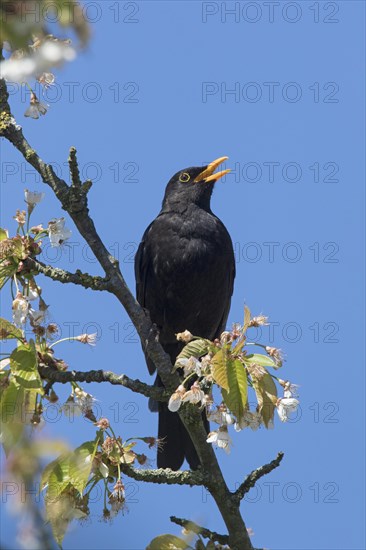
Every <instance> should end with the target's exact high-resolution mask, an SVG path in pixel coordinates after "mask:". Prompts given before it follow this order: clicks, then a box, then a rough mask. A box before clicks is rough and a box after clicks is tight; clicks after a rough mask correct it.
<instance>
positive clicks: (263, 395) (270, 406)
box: [248, 366, 277, 428]
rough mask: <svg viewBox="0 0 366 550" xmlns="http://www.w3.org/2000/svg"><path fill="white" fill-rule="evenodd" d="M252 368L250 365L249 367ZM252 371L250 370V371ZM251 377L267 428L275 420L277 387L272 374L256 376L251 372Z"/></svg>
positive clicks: (259, 409) (260, 411)
mask: <svg viewBox="0 0 366 550" xmlns="http://www.w3.org/2000/svg"><path fill="white" fill-rule="evenodd" d="M248 368H250V366H249V367H248ZM249 372H250V371H249ZM251 379H252V384H253V388H254V391H255V394H256V396H257V401H258V411H259V413H260V414H261V416H262V419H263V423H264V425H265V426H266V428H268V427H269V424H270V422H271V421H272V420H273V414H274V410H275V406H276V402H277V387H276V384H275V383H274V381H273V378H272V376H271V375H270V374H269V373H268V372H265V373H263V374H261V376H260V377H256V376H255V375H254V372H251Z"/></svg>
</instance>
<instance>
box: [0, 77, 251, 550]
mask: <svg viewBox="0 0 366 550" xmlns="http://www.w3.org/2000/svg"><path fill="white" fill-rule="evenodd" d="M0 111H1V112H0V135H3V136H4V137H5V138H6V139H8V141H10V142H11V143H12V144H13V145H14V147H16V148H17V149H18V151H19V152H20V153H21V154H22V155H23V157H24V159H25V160H26V161H27V162H28V163H29V164H31V165H32V166H33V167H34V168H35V170H36V171H37V172H38V173H39V174H40V175H41V177H42V179H43V181H44V183H46V184H47V185H49V186H50V187H51V189H52V190H53V191H54V193H55V195H56V197H57V198H58V199H59V201H60V202H61V205H62V208H63V209H64V210H66V211H67V212H68V213H69V215H70V217H71V218H72V220H73V221H74V223H75V225H76V227H77V228H78V230H79V232H80V234H81V235H82V236H83V237H84V239H85V240H86V242H87V243H88V245H89V246H90V248H91V250H92V251H93V253H94V255H95V257H96V258H97V260H98V261H99V263H100V265H101V267H102V268H103V270H104V272H105V274H106V277H107V279H108V281H109V284H110V289H111V292H112V293H113V294H114V295H115V296H116V298H117V299H118V300H119V302H120V303H121V304H122V306H123V307H124V309H125V310H126V312H127V314H128V315H129V317H130V319H131V321H132V322H133V324H134V326H135V327H136V330H137V332H138V334H139V336H140V339H141V342H142V346H143V348H144V350H145V352H146V353H147V355H148V356H149V357H150V359H151V360H152V361H153V363H154V364H155V366H156V368H157V371H158V374H159V376H160V378H161V380H162V381H163V384H164V386H165V388H166V389H167V391H168V393H170V394H171V393H172V392H173V391H174V390H175V389H176V388H177V387H178V385H179V383H180V379H179V376H178V374H177V373H172V364H171V361H170V357H169V355H168V354H167V353H165V351H164V350H163V348H162V346H161V344H160V343H159V339H158V333H157V330H156V327H154V325H153V324H152V322H151V320H150V317H149V315H148V313H147V312H146V311H145V310H144V309H143V308H142V307H141V306H140V304H139V303H138V302H137V301H136V299H135V298H134V296H133V295H132V294H131V292H130V290H129V288H128V287H127V285H126V282H125V280H124V278H123V275H122V273H121V271H120V268H119V263H118V261H117V260H116V259H115V258H113V256H111V255H110V254H109V252H108V250H107V248H106V246H105V245H104V243H103V242H102V240H101V238H100V237H99V235H98V233H97V231H96V228H95V225H94V222H93V220H92V219H91V218H90V216H89V209H88V201H87V193H88V191H89V189H90V184H91V182H88V181H87V182H85V183H84V184H82V185H81V186H80V185H79V183H78V177H77V173H76V167H75V166H76V163H77V161H76V151H75V152H72V153H70V158H71V167H70V170H71V171H72V176H71V177H72V179H73V180H74V181H73V185H71V186H70V187H69V186H68V185H67V184H66V183H65V181H64V180H62V179H61V178H59V177H58V176H57V175H56V174H55V171H54V170H53V168H52V166H50V165H49V164H46V163H45V162H43V160H42V159H41V158H40V157H39V156H38V155H37V153H36V152H35V150H34V149H32V148H31V146H30V145H29V143H28V141H27V140H26V139H25V138H24V136H23V132H22V129H21V127H19V126H17V125H16V124H15V121H14V119H13V117H12V116H11V112H10V107H9V104H8V95H7V90H6V85H5V82H4V81H2V82H0ZM62 374H67V375H68V376H70V374H71V373H62ZM82 374H85V373H82ZM122 385H123V384H122ZM131 389H132V388H131ZM149 392H150V390H149ZM148 395H150V393H149V394H148ZM154 398H155V397H154ZM179 416H180V418H181V419H182V421H183V423H184V425H185V427H186V428H187V430H188V433H189V435H190V436H191V438H192V441H193V444H194V446H195V448H196V450H197V453H198V456H199V458H200V461H201V464H202V469H203V470H204V471H205V472H207V480H206V481H205V486H206V487H207V488H208V490H209V491H210V493H211V494H212V496H213V498H214V499H215V502H216V504H217V507H218V509H219V510H220V513H221V515H222V517H223V519H224V521H225V524H226V527H227V529H228V532H229V545H230V548H231V550H248V549H252V548H253V547H252V544H251V541H250V538H249V535H248V532H247V530H246V527H245V523H244V520H243V518H242V517H241V514H240V510H239V503H238V499H235V498H233V495H232V494H231V493H230V491H229V489H228V487H227V485H226V482H225V480H224V477H223V474H222V472H221V469H220V466H219V464H218V461H217V458H216V455H215V452H214V450H213V448H212V446H211V445H209V444H207V443H206V438H207V434H206V432H205V429H204V426H203V422H202V417H201V414H200V412H199V411H198V410H197V409H196V408H195V407H193V406H191V405H189V406H183V407H181V410H179Z"/></svg>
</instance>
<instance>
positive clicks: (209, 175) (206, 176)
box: [194, 157, 230, 182]
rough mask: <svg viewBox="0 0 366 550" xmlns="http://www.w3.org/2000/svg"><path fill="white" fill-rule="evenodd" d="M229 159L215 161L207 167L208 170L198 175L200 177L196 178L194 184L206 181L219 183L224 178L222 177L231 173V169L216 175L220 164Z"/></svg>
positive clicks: (221, 158) (223, 158)
mask: <svg viewBox="0 0 366 550" xmlns="http://www.w3.org/2000/svg"><path fill="white" fill-rule="evenodd" d="M228 158H229V157H220V158H218V159H216V160H214V161H213V162H211V163H210V164H209V165H208V166H207V168H205V169H204V170H203V171H202V172H201V173H200V174H198V176H197V177H196V178H195V180H194V182H197V181H205V182H208V181H217V180H219V179H220V178H222V176H225V174H228V173H229V172H230V170H229V169H228V170H221V172H216V174H214V172H215V170H216V168H217V167H218V166H220V164H222V163H223V162H224V161H225V160H227V159H228Z"/></svg>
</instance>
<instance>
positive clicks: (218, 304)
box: [135, 157, 235, 470]
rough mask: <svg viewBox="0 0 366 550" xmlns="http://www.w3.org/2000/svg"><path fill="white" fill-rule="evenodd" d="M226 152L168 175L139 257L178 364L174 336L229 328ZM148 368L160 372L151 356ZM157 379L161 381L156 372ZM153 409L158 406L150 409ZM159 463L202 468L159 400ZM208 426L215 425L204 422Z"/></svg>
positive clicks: (143, 301) (152, 307) (149, 301)
mask: <svg viewBox="0 0 366 550" xmlns="http://www.w3.org/2000/svg"><path fill="white" fill-rule="evenodd" d="M226 159H227V157H221V158H219V159H217V160H215V161H213V162H211V164H209V165H208V166H204V167H193V168H186V169H185V170H181V171H180V172H177V173H176V174H175V175H174V176H173V177H172V178H171V180H170V181H169V183H168V185H167V187H166V190H165V196H164V199H163V204H162V209H161V211H160V213H159V215H158V216H157V218H155V220H154V221H153V222H152V223H151V224H150V225H149V226H148V228H147V229H146V231H145V233H144V235H143V237H142V241H141V244H140V246H139V249H138V251H137V254H136V258H135V275H136V293H137V300H138V302H139V303H140V305H141V306H143V307H144V308H145V309H147V310H148V311H149V313H150V317H151V320H152V322H153V323H155V324H156V325H157V327H158V330H159V340H160V343H161V344H162V346H163V348H164V350H165V351H166V353H168V354H169V355H170V359H171V361H172V363H173V364H174V363H175V359H176V357H177V355H178V353H179V352H180V351H181V349H182V347H183V344H182V342H178V341H177V339H176V336H175V335H176V334H177V333H178V332H183V331H184V330H189V331H190V332H191V333H192V334H194V335H195V336H202V337H204V338H209V339H210V340H213V339H215V338H217V337H218V336H220V334H221V332H222V331H223V330H224V328H225V324H226V320H227V317H228V313H229V308H230V301H231V295H232V292H233V282H234V277H235V260H234V252H233V246H232V242H231V238H230V235H229V233H228V232H227V230H226V228H225V226H224V225H223V223H222V222H221V221H220V220H219V219H218V218H217V217H216V216H215V215H214V214H213V213H212V211H211V208H210V201H211V195H212V191H213V188H214V185H215V183H216V181H217V180H219V179H220V178H221V177H222V176H224V175H225V174H226V173H228V172H229V170H222V171H221V172H216V173H214V172H215V170H216V168H217V167H218V166H219V165H220V164H222V162H224V161H225V160H226ZM146 360H147V366H148V369H149V372H150V374H153V372H154V371H155V370H156V368H155V365H154V364H153V363H152V361H151V360H150V359H149V358H148V357H147V359H146ZM155 383H156V384H158V385H162V382H161V380H160V378H159V376H157V379H156V382H155ZM152 410H154V409H153V408H152ZM155 410H158V411H159V435H158V437H159V439H163V446H162V448H159V449H158V460H157V463H158V468H172V469H173V470H178V469H179V468H180V467H181V465H182V463H183V461H184V458H186V459H187V461H188V463H189V465H190V467H191V468H192V469H196V468H197V467H198V466H199V464H200V462H199V459H198V456H197V453H196V450H195V448H194V446H193V443H192V441H191V439H190V437H189V435H188V433H187V431H186V429H185V427H184V425H183V423H182V422H181V420H180V418H179V415H178V413H172V412H170V411H169V410H168V406H167V404H166V403H159V404H158V406H157V408H156V409H155ZM205 423H206V429H207V430H209V426H208V422H207V420H205Z"/></svg>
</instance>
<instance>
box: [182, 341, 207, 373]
mask: <svg viewBox="0 0 366 550" xmlns="http://www.w3.org/2000/svg"><path fill="white" fill-rule="evenodd" d="M210 346H211V342H210V341H209V340H206V339H205V338H198V339H197V340H192V341H191V342H188V344H186V345H185V346H184V348H183V349H182V351H181V352H180V353H179V355H178V356H177V359H176V361H175V365H174V368H173V371H175V370H177V369H178V368H179V359H189V358H190V357H196V359H199V358H200V357H202V356H203V355H206V354H207V353H208V351H209V349H210Z"/></svg>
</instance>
